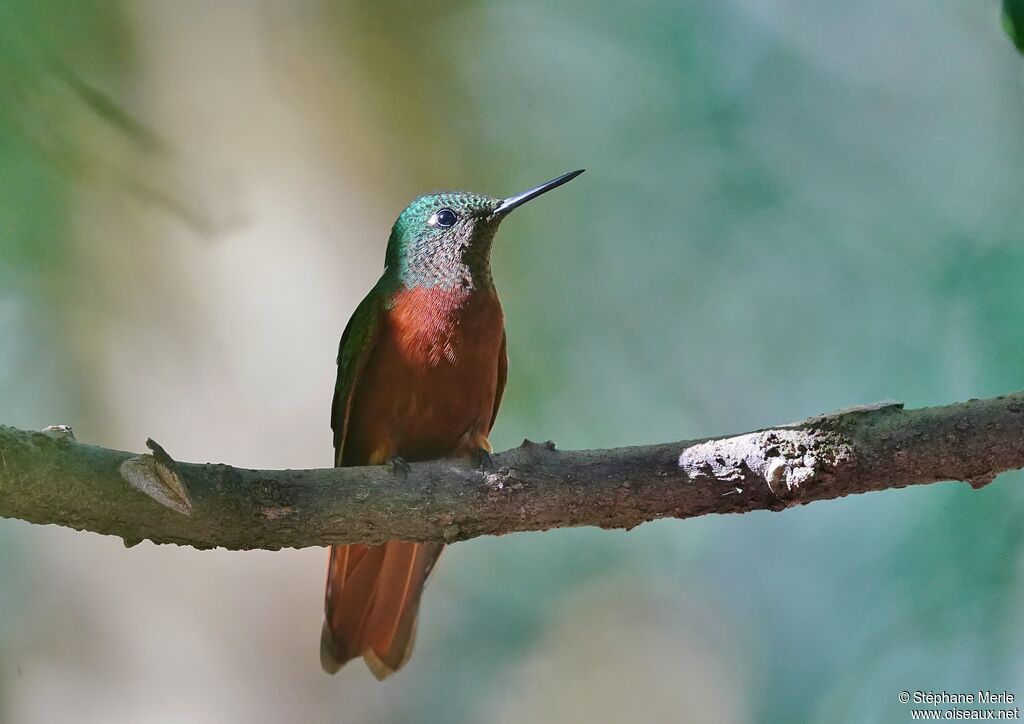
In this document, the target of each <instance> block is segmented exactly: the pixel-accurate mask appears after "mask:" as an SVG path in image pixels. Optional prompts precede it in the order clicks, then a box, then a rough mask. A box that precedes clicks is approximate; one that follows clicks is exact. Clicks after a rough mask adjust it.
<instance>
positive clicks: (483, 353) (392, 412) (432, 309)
mask: <svg viewBox="0 0 1024 724" xmlns="http://www.w3.org/2000/svg"><path fill="white" fill-rule="evenodd" d="M503 338H504V316H503V314H502V311H501V304H500V303H499V302H498V298H497V295H496V294H495V293H494V292H493V291H479V290H474V289H459V288H456V289H453V290H442V289H440V288H436V287H435V288H424V287H419V288H413V289H405V290H401V291H399V292H398V293H396V295H395V296H394V297H393V298H392V300H391V304H390V305H388V307H387V308H386V309H385V310H384V312H383V319H382V321H381V325H380V330H379V333H378V337H377V340H376V343H375V345H374V349H373V351H372V352H371V354H370V357H369V358H368V359H367V363H366V367H365V368H364V370H363V374H362V375H361V376H360V379H359V380H358V382H357V383H356V388H355V390H354V396H353V399H352V408H351V412H350V415H351V419H350V422H349V431H350V432H349V440H348V441H347V442H346V446H345V448H346V449H345V460H346V464H349V465H352V464H364V463H367V462H369V461H370V460H379V459H381V458H382V457H384V458H388V457H394V456H396V455H397V456H401V457H403V458H405V459H406V460H409V461H413V460H422V459H429V458H438V457H446V456H451V455H462V454H468V453H470V452H471V451H472V450H473V449H475V448H476V447H479V446H480V443H479V440H480V439H483V440H486V436H487V433H488V432H489V431H490V424H491V418H492V414H493V412H494V400H495V394H496V391H497V384H498V358H499V355H500V354H502V349H501V347H502V340H503Z"/></svg>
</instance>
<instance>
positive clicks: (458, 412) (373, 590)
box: [320, 170, 583, 679]
mask: <svg viewBox="0 0 1024 724" xmlns="http://www.w3.org/2000/svg"><path fill="white" fill-rule="evenodd" d="M581 173H583V171H582V170H579V171H571V172H570V173H567V174H564V175H562V176H559V177H558V178H556V179H552V180H551V181H548V182H547V183H544V184H541V185H540V186H538V187H536V188H533V189H530V190H529V191H526V192H524V193H521V194H519V195H517V196H511V197H509V198H507V199H496V198H491V197H490V196H482V195H480V194H474V193H470V192H468V191H438V192H435V193H431V194H426V195H424V196H420V197H419V198H418V199H416V200H415V201H413V202H412V203H411V204H409V206H408V208H406V209H405V211H403V212H402V213H401V215H399V217H398V220H397V221H396V222H395V225H394V227H393V228H392V229H391V238H390V239H388V248H387V253H386V255H385V257H384V274H383V275H382V276H381V278H380V280H379V281H378V282H377V284H376V286H374V287H373V289H372V290H370V293H369V294H367V295H366V298H365V299H363V301H362V302H361V303H360V304H359V306H358V307H357V308H356V311H355V313H354V314H353V315H352V318H351V319H350V320H349V322H348V325H347V326H346V327H345V332H344V333H343V334H342V336H341V345H340V347H339V349H338V381H337V384H336V385H335V389H334V403H333V405H332V407H331V428H332V429H333V430H334V464H335V466H337V467H342V466H349V465H381V464H385V463H388V464H391V465H392V466H393V467H394V468H395V469H396V470H403V469H404V468H405V467H406V465H407V462H413V461H416V460H431V459H436V458H443V457H454V456H465V457H472V458H473V459H475V460H476V461H477V463H478V464H480V465H486V464H488V463H489V459H490V453H491V444H490V442H488V440H487V436H488V435H489V434H490V431H491V427H492V426H493V425H494V418H495V416H496V415H497V413H498V405H499V404H500V403H501V394H502V392H503V391H504V388H505V379H506V377H507V373H508V358H507V357H506V355H505V318H504V315H503V314H502V311H501V304H500V303H499V302H498V295H497V292H496V291H495V289H494V280H493V279H492V278H491V242H492V241H493V240H494V233H495V231H497V229H498V224H500V223H501V220H502V219H504V218H505V216H506V215H508V213H509V212H510V211H512V210H513V209H516V208H518V207H519V206H522V205H523V204H525V203H526V202H527V201H529V200H531V199H534V198H536V197H538V196H540V195H541V194H543V193H546V192H548V191H550V190H551V189H554V188H557V187H559V186H561V185H562V184H564V183H567V182H568V181H571V180H572V179H574V178H576V177H577V176H579V175H580V174H581ZM443 548H444V544H442V543H412V542H409V541H401V540H392V541H388V542H387V543H384V544H382V545H363V544H353V545H342V546H333V547H332V548H331V555H330V560H329V561H328V564H327V591H326V595H325V603H324V613H325V618H324V627H323V633H322V635H321V638H320V663H321V664H322V665H323V667H324V670H325V671H327V672H328V673H330V674H333V673H335V672H336V671H338V669H340V668H341V666H342V665H343V664H344V663H345V662H347V661H348V660H350V659H354V658H355V657H357V656H362V657H363V659H365V661H366V665H367V666H368V667H369V668H370V671H372V672H373V675H374V676H376V677H377V678H378V679H384V678H385V677H387V676H388V675H390V674H392V673H394V672H395V671H397V670H398V669H400V668H401V667H402V666H403V665H404V664H405V662H406V661H408V660H409V656H410V654H411V653H412V645H413V639H414V636H415V633H416V614H417V612H418V610H419V604H420V595H421V594H422V592H423V586H424V585H425V584H426V581H427V578H428V577H429V576H430V572H431V570H432V569H433V567H434V564H435V563H436V562H437V558H438V556H440V555H441V550H442V549H443Z"/></svg>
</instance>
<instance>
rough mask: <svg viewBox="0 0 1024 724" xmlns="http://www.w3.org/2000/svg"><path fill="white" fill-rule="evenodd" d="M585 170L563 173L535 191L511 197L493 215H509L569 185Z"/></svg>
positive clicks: (531, 190)
mask: <svg viewBox="0 0 1024 724" xmlns="http://www.w3.org/2000/svg"><path fill="white" fill-rule="evenodd" d="M585 170H586V169H582V168H581V169H578V170H576V171H570V172H569V173H563V174H562V175H561V176H559V177H558V178H553V179H551V180H550V181H548V182H546V183H542V184H541V185H540V186H538V187H537V188H535V189H530V190H529V191H524V192H523V193H521V194H519V195H518V196H509V197H508V198H507V199H505V200H504V201H502V202H501V206H499V207H498V208H496V209H495V210H494V212H493V213H494V215H495V216H501V215H503V214H507V213H508V212H509V211H511V210H512V209H516V208H519V207H520V206H522V205H523V204H525V203H526V202H527V201H529V200H530V199H535V198H537V197H538V196H540V195H541V194H546V193H547V192H548V191H550V190H551V189H557V188H558V187H559V186H561V185H562V184H567V183H569V182H570V181H572V180H573V179H574V178H576V177H577V176H579V175H580V174H581V173H583V172H584V171H585Z"/></svg>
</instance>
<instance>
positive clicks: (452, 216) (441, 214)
mask: <svg viewBox="0 0 1024 724" xmlns="http://www.w3.org/2000/svg"><path fill="white" fill-rule="evenodd" d="M458 220H459V216H458V214H456V213H455V212H454V211H452V210H451V209H441V210H440V211H438V212H437V213H436V214H434V215H433V216H431V217H430V221H429V223H430V225H431V226H440V227H442V228H448V227H449V226H454V225H455V222H456V221H458Z"/></svg>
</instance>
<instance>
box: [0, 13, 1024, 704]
mask: <svg viewBox="0 0 1024 724" xmlns="http://www.w3.org/2000/svg"><path fill="white" fill-rule="evenodd" d="M0 99H2V102H0V414H2V417H0V423H5V424H11V425H15V426H18V427H23V428H40V427H43V426H45V425H47V424H53V423H68V424H71V425H73V426H74V428H75V431H76V433H77V436H78V438H79V439H80V440H82V441H86V442H94V443H97V444H103V445H105V446H108V447H119V448H123V449H141V448H142V446H143V441H144V440H145V438H146V437H147V436H152V437H154V438H156V439H158V440H160V441H161V442H162V443H163V444H165V445H166V446H167V448H168V449H169V450H170V451H171V452H172V454H174V455H175V456H176V457H178V458H179V459H184V460H197V461H202V460H215V461H224V462H231V463H235V464H243V465H246V466H252V467H314V466H322V465H327V464H329V463H330V460H331V436H330V430H329V429H328V416H329V412H328V410H329V406H330V398H331V394H332V390H333V380H334V372H335V370H334V354H335V351H336V347H337V341H338V337H339V335H340V333H341V330H342V328H343V326H344V324H345V322H346V320H347V319H348V316H349V315H350V313H351V312H352V310H353V308H354V307H355V304H356V303H357V302H358V301H359V299H360V298H361V297H362V295H363V294H364V293H365V292H366V291H367V289H368V288H369V287H370V286H371V285H372V283H373V282H374V281H375V280H376V278H377V276H378V274H379V272H380V268H381V265H382V259H383V251H384V245H385V242H386V238H387V233H388V230H389V228H390V225H391V223H392V222H393V220H394V217H395V216H396V215H397V213H398V212H399V211H400V210H401V209H402V207H403V206H404V205H405V204H406V203H407V202H408V201H409V200H410V199H411V198H412V197H414V196H416V195H417V194H419V193H421V192H423V191H426V190H430V189H434V188H444V187H456V188H470V189H473V190H478V191H481V192H485V193H489V194H494V195H506V194H511V193H514V192H518V191H520V190H522V189H524V188H526V187H528V186H530V185H531V184H534V183H536V182H539V181H542V180H545V179H547V178H550V177H552V176H554V175H556V174H558V173H560V172H562V171H565V170H569V169H572V168H577V167H586V168H587V169H588V173H587V174H586V175H584V176H583V177H581V178H580V179H579V180H578V181H575V182H574V183H573V184H571V185H570V186H567V187H566V188H565V189H564V190H560V191H559V192H558V193H557V194H552V195H551V196H549V197H546V198H545V199H544V200H543V201H538V202H537V203H536V204H531V205H530V206H529V207H528V210H525V211H523V212H521V213H520V214H518V215H516V216H515V217H514V218H513V219H510V220H509V221H508V222H507V223H506V224H505V225H504V227H503V229H502V231H501V233H500V235H499V237H498V241H497V245H496V248H495V259H494V269H495V277H496V281H497V283H498V286H499V289H500V290H501V293H502V299H503V301H504V305H505V311H506V315H507V319H508V333H509V354H510V358H511V370H510V377H509V384H508V389H507V391H506V394H505V401H504V405H503V410H502V414H501V415H500V416H499V419H498V424H497V427H496V429H495V432H494V435H493V438H492V439H493V441H494V443H495V445H496V447H497V448H504V447H508V446H511V445H514V444H516V443H518V442H519V441H521V440H522V438H523V437H530V438H532V439H547V438H551V439H554V440H556V441H557V442H558V443H559V444H560V446H562V447H563V448H574V447H599V446H616V445H627V444H636V443H643V442H660V441H667V440H673V439H681V438H687V437H696V436H703V435H712V434H724V433H729V432H739V431H742V430H747V429H753V428H757V427H760V426H764V425H769V424H773V423H780V422H784V421H789V420H794V419H799V418H802V417H805V416H808V415H810V414H814V413H819V412H823V411H826V410H830V409H834V408H838V407H843V406H847V405H852V404H857V403H865V402H870V401H875V400H879V399H884V398H897V399H901V400H905V401H906V403H907V404H908V405H910V406H920V405H930V404H942V403H947V402H951V401H953V400H958V399H964V398H967V397H982V396H989V395H994V394H998V393H1002V392H1007V391H1013V390H1019V389H1022V388H1024V335H1022V334H1021V328H1022V324H1024V285H1022V284H1021V283H1020V279H1021V276H1022V273H1024V244H1022V241H1024V239H1022V234H1021V229H1022V222H1024V204H1022V202H1021V197H1022V191H1024V61H1022V59H1021V58H1020V57H1019V56H1018V55H1017V54H1016V52H1015V50H1014V47H1013V44H1012V42H1011V41H1010V39H1009V38H1007V37H1006V35H1004V33H1003V28H1002V24H1001V22H1000V3H999V2H998V0H946V1H945V2H934V1H931V2H929V1H927V0H906V1H904V2H891V1H890V0H865V1H864V2H858V3H849V2H838V1H837V0H831V1H829V2H822V1H821V0H754V1H752V2H751V1H741V0H720V1H718V2H712V1H710V0H708V1H706V2H689V3H679V2H669V1H668V0H639V1H638V2H635V3H630V4H623V3H616V2H611V1H610V0H596V1H595V0H590V1H589V2H583V1H582V0H575V1H570V2H563V3H547V2H541V0H524V1H523V2H518V3H500V2H495V1H493V0H449V1H447V2H441V3H422V2H413V1H412V0H404V1H393V0H389V1H387V2H380V3H360V2H328V1H327V0H294V1H293V2H287V3H286V2H273V1H271V0H260V1H258V2H257V1H256V0H222V1H221V2H217V3H207V2H199V1H198V0H183V1H181V2H175V3H169V2H164V1H162V0H135V1H133V2H115V1H114V0H103V1H99V0H97V1H92V2H80V3H66V2H59V1H58V0H0ZM1020 482H1021V480H1020V476H1018V475H1007V476H1003V477H1002V478H1000V479H999V480H998V481H997V482H996V483H995V484H993V485H991V486H989V487H988V488H985V489H984V490H982V491H980V492H973V491H971V490H970V489H969V488H968V487H967V486H966V485H963V484H945V485H939V486H931V487H928V488H919V489H908V490H902V491H891V492H886V493H880V494H872V495H869V496H863V497H855V498H848V499H845V500H840V501H835V502H831V503H828V504H816V505H813V506H809V507H806V508H802V509H798V510H791V511H788V512H786V513H784V514H770V513H755V514H749V515H746V516H742V517H722V518H715V517H708V518H703V519H698V520H693V521H688V522H678V521H663V522H658V523H653V524H648V525H645V526H642V527H641V528H639V529H636V530H634V531H631V532H629V533H622V532H599V531H596V530H586V529H580V530H560V531H553V532H549V533H544V534H524V535H513V536H507V537H503V538H500V539H496V538H492V539H479V540H475V541H471V542H467V543H460V544H458V545H455V546H453V547H452V548H451V550H450V551H449V552H448V553H447V554H446V557H445V559H444V561H443V565H441V566H440V568H439V570H438V573H437V574H436V576H435V578H434V579H433V582H432V584H431V586H430V590H429V594H428V595H427V596H426V598H425V603H424V610H423V612H422V621H421V624H420V636H419V641H418V644H417V651H416V654H415V656H414V657H413V659H412V662H411V664H410V665H409V667H408V668H407V669H406V670H403V671H402V672H401V673H400V674H399V675H397V676H395V677H394V679H392V680H391V681H389V682H388V683H387V684H385V685H379V684H377V683H376V682H374V681H373V680H372V678H371V677H370V675H369V674H368V672H367V671H366V670H365V669H364V667H362V666H360V665H352V666H350V667H348V668H346V669H345V670H343V671H342V673H341V674H339V675H338V676H337V677H334V678H329V677H327V676H325V675H323V674H322V673H321V671H320V667H319V663H318V659H317V646H318V639H319V630H320V622H321V601H322V598H321V597H322V584H323V571H324V561H325V554H324V553H323V552H322V551H320V550H317V549H313V550H303V551H287V552H280V553H264V552H252V553H228V552H224V551H211V552H196V551H193V550H190V549H183V548H176V547H166V546H165V547H157V546H153V545H151V544H148V543H147V544H143V545H140V546H138V547H136V548H133V549H131V550H126V549H124V547H123V546H122V545H121V543H120V541H119V540H116V539H110V538H104V537H100V536H96V535H91V534H82V533H74V532H70V531H67V530H63V529H58V528H54V527H46V528H42V527H34V526H30V525H28V524H25V523H21V522H17V521H0V580H2V581H3V583H2V585H0V721H3V722H12V723H18V724H21V723H23V722H54V721H76V722H96V723H97V724H99V723H103V724H108V723H110V722H172V721H173V722H177V721H195V722H211V723H212V722H218V723H220V722H251V721H301V722H338V721H340V722H444V723H459V722H466V723H469V722H487V721H495V722H520V721H542V722H562V721H615V722H620V721H644V722H646V721H658V722H661V721H691V722H726V723H729V722H790V721H794V722H795V721H811V722H876V721H877V722H893V721H905V720H909V713H908V707H906V706H904V705H902V704H900V703H899V702H898V701H897V695H898V693H899V692H900V691H901V690H915V689H921V690H935V691H939V690H942V689H945V690H947V691H958V692H959V691H972V690H977V689H978V688H984V689H992V690H1000V691H1001V690H1003V689H1004V688H1005V689H1008V690H1009V691H1011V692H1014V693H1016V694H1017V695H1018V698H1019V697H1020V696H1024V686H1021V684H1022V683H1024V657H1022V654H1021V651H1022V644H1024V617H1022V614H1021V612H1022V610H1024V589H1022V582H1024V575H1022V567H1021V560H1022V559H1021V553H1022V550H1024V537H1022V528H1021V526H1020V524H1019V522H1018V520H1019V519H1018V518H1017V514H1018V513H1019V512H1020V511H1021V510H1022V509H1024V492H1022V490H1021V486H1020V485H1019V483H1020Z"/></svg>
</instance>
